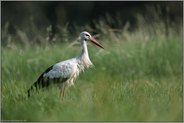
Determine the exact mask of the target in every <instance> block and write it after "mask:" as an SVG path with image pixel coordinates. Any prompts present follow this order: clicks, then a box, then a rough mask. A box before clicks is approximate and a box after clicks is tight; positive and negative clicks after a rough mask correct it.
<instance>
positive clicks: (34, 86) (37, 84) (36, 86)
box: [27, 81, 40, 98]
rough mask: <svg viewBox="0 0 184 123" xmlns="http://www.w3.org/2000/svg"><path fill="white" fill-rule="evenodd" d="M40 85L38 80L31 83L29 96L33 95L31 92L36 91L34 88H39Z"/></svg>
mask: <svg viewBox="0 0 184 123" xmlns="http://www.w3.org/2000/svg"><path fill="white" fill-rule="evenodd" d="M39 88H40V87H39V83H38V81H36V82H35V83H34V84H33V85H31V87H30V88H29V89H28V91H27V96H28V98H29V97H30V96H31V93H32V92H33V91H34V90H36V91H37V90H38V89H39Z"/></svg>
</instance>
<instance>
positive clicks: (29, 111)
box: [1, 7, 183, 121]
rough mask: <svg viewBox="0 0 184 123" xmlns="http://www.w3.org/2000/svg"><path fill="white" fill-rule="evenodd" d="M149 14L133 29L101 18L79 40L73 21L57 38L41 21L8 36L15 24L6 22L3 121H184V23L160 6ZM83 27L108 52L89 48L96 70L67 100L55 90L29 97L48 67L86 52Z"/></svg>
mask: <svg viewBox="0 0 184 123" xmlns="http://www.w3.org/2000/svg"><path fill="white" fill-rule="evenodd" d="M145 11H148V13H147V14H145V15H144V16H143V15H138V14H137V15H136V18H137V24H136V27H135V29H134V30H133V31H130V23H129V22H127V23H125V24H123V23H122V21H121V19H120V18H118V16H117V18H111V17H110V15H108V14H107V15H106V17H104V18H100V19H99V20H94V21H93V24H94V28H91V26H90V25H84V26H83V27H78V25H75V27H74V28H75V29H74V32H73V34H74V35H71V34H69V27H68V24H66V25H65V26H63V27H59V26H58V28H59V30H58V33H56V34H54V36H53V35H51V36H50V37H49V34H50V33H52V26H48V28H47V31H46V29H45V30H44V29H43V28H42V29H40V28H38V27H37V26H35V24H34V21H33V19H31V20H32V21H30V22H27V23H28V24H27V25H26V26H27V27H26V28H23V29H21V28H19V27H16V28H15V32H16V33H15V34H10V33H9V32H8V29H9V26H10V25H11V23H10V22H7V23H6V24H4V25H3V27H2V46H3V47H2V67H1V70H2V71H1V72H2V76H1V77H2V82H1V88H2V93H1V98H2V102H1V103H2V120H4V121H7V120H13V121H17V120H18V121H182V120H183V119H182V98H183V93H182V34H183V32H182V27H183V25H182V19H181V20H180V19H179V21H173V20H171V19H169V18H167V15H166V17H165V16H164V17H163V15H162V14H159V12H160V10H159V9H156V10H155V9H154V8H152V7H149V8H148V9H147V10H145ZM119 16H120V15H119ZM44 21H45V20H44ZM110 25H116V27H118V29H115V28H112V27H113V26H110ZM83 30H86V31H89V32H90V33H97V35H96V37H97V39H99V40H101V41H103V42H102V44H103V46H104V47H105V50H103V49H100V48H98V47H95V46H92V45H91V44H90V45H89V55H90V58H91V60H92V62H93V64H94V65H95V67H94V68H91V69H88V70H86V71H85V72H84V73H81V74H80V76H79V78H78V79H77V81H76V83H75V87H71V88H69V90H68V91H67V93H66V96H65V98H64V99H63V100H62V99H61V98H60V96H59V89H58V88H57V87H54V86H53V87H50V88H49V90H41V91H39V93H35V95H34V96H33V97H31V98H30V99H27V95H26V91H27V89H28V88H29V87H30V86H31V85H32V84H33V83H34V81H36V79H37V78H38V77H39V75H40V74H41V73H42V72H43V71H44V70H45V69H46V68H48V67H49V66H51V65H52V64H55V63H57V62H59V61H62V60H66V59H69V58H72V57H74V56H76V55H78V54H79V52H80V48H79V45H78V44H79V43H76V42H75V40H76V39H75V38H76V37H77V36H78V34H79V33H80V32H81V31H83ZM71 36H72V37H71Z"/></svg>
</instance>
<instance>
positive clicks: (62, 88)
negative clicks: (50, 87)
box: [60, 84, 66, 99]
mask: <svg viewBox="0 0 184 123" xmlns="http://www.w3.org/2000/svg"><path fill="white" fill-rule="evenodd" d="M65 88H66V87H65V85H64V84H63V85H62V86H61V87H60V97H61V98H62V99H63V98H64V96H65V90H66V89H65Z"/></svg>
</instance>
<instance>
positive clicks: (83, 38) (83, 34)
mask: <svg viewBox="0 0 184 123" xmlns="http://www.w3.org/2000/svg"><path fill="white" fill-rule="evenodd" d="M80 40H81V41H90V42H92V43H93V44H95V45H97V46H99V47H101V48H103V46H102V45H101V44H100V43H99V42H98V41H97V40H96V39H95V38H94V37H92V36H91V35H90V34H89V33H88V32H86V31H83V32H81V33H80ZM103 49H104V48H103Z"/></svg>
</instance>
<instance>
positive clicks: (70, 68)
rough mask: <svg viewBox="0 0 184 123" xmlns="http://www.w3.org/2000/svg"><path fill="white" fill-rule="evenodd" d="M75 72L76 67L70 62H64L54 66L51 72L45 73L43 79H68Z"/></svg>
mask: <svg viewBox="0 0 184 123" xmlns="http://www.w3.org/2000/svg"><path fill="white" fill-rule="evenodd" d="M76 70H77V65H76V64H75V63H74V62H72V61H65V62H61V63H57V64H55V65H54V66H53V67H52V69H51V70H49V71H48V72H45V73H44V74H43V77H47V78H49V79H53V78H69V77H70V76H72V75H73V74H74V73H75V72H76Z"/></svg>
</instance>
